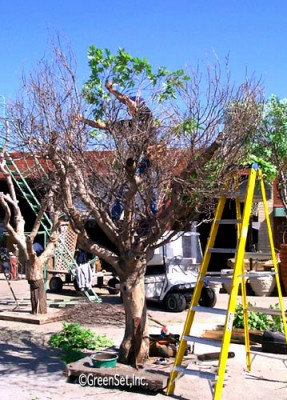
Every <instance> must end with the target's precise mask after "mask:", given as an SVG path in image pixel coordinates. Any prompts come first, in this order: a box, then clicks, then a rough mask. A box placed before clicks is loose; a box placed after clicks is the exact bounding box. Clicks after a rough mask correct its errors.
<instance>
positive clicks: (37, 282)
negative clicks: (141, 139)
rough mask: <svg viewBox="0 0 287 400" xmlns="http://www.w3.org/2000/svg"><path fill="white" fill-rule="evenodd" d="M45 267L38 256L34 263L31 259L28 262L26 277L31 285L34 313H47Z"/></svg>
mask: <svg viewBox="0 0 287 400" xmlns="http://www.w3.org/2000/svg"><path fill="white" fill-rule="evenodd" d="M43 268H44V267H43V265H42V264H41V262H40V261H39V259H38V258H35V261H34V263H33V265H31V262H30V261H28V262H27V264H26V278H27V280H28V283H29V285H30V295H31V306H32V314H47V296H46V291H45V285H44V277H43Z"/></svg>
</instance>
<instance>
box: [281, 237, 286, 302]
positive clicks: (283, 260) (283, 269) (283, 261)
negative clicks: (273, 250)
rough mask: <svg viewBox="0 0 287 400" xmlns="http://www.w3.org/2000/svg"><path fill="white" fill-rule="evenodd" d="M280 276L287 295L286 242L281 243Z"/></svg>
mask: <svg viewBox="0 0 287 400" xmlns="http://www.w3.org/2000/svg"><path fill="white" fill-rule="evenodd" d="M279 276H280V281H281V282H282V288H283V290H284V292H285V294H286V295H287V244H285V243H282V244H281V245H280V265H279Z"/></svg>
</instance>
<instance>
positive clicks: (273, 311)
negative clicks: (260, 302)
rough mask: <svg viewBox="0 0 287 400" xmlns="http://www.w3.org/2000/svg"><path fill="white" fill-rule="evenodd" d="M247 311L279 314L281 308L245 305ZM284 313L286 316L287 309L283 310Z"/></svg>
mask: <svg viewBox="0 0 287 400" xmlns="http://www.w3.org/2000/svg"><path fill="white" fill-rule="evenodd" d="M247 310H248V311H254V312H259V313H263V314H268V315H278V316H281V310H278V309H274V308H273V309H272V308H265V307H255V306H254V307H253V306H248V307H247ZM285 314H286V316H287V310H286V311H285Z"/></svg>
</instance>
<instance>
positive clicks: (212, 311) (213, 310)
mask: <svg viewBox="0 0 287 400" xmlns="http://www.w3.org/2000/svg"><path fill="white" fill-rule="evenodd" d="M192 311H199V312H205V313H209V314H217V315H226V310H224V309H222V308H214V307H201V306H193V307H192Z"/></svg>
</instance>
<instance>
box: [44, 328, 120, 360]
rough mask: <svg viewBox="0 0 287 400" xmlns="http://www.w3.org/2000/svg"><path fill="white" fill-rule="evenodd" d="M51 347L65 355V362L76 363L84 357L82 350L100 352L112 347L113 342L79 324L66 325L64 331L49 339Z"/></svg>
mask: <svg viewBox="0 0 287 400" xmlns="http://www.w3.org/2000/svg"><path fill="white" fill-rule="evenodd" d="M48 343H49V344H50V346H52V347H53V348H57V349H61V350H63V351H64V352H65V353H64V355H63V356H62V359H63V360H64V361H65V362H71V361H76V360H78V359H80V358H82V357H83V352H82V350H84V349H86V350H100V349H103V348H105V347H108V346H111V345H112V344H113V341H112V340H111V339H109V338H107V337H106V336H105V335H102V336H100V335H96V334H95V332H93V331H91V330H90V329H87V328H83V327H82V326H81V325H80V324H79V323H71V324H67V323H64V325H63V329H62V330H61V331H60V332H58V333H54V334H53V335H52V336H51V338H50V339H49V342H48Z"/></svg>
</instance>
